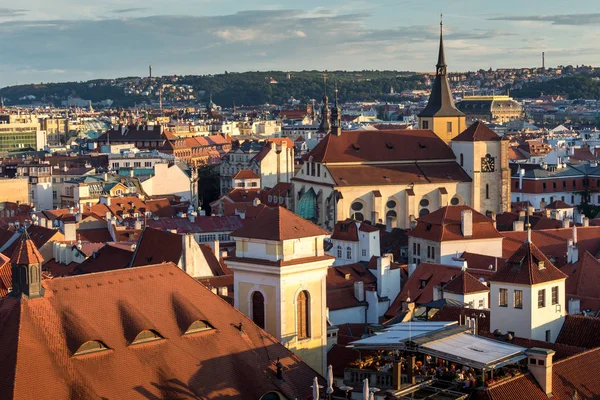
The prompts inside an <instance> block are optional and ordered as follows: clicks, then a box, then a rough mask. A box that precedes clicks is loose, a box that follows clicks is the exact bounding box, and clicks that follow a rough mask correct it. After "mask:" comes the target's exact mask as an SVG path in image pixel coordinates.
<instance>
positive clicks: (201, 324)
mask: <svg viewBox="0 0 600 400" xmlns="http://www.w3.org/2000/svg"><path fill="white" fill-rule="evenodd" d="M212 329H214V328H213V327H212V326H210V324H209V323H208V322H206V321H201V320H197V321H194V322H192V324H191V325H190V326H189V328H188V329H187V331H185V334H186V335H188V334H190V333H196V332H204V331H210V330H212Z"/></svg>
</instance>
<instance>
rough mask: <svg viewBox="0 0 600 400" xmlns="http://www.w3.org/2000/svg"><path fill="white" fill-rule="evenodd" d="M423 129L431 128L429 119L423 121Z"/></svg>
mask: <svg viewBox="0 0 600 400" xmlns="http://www.w3.org/2000/svg"><path fill="white" fill-rule="evenodd" d="M423 129H429V121H423Z"/></svg>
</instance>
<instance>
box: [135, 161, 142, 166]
mask: <svg viewBox="0 0 600 400" xmlns="http://www.w3.org/2000/svg"><path fill="white" fill-rule="evenodd" d="M141 165H142V163H141V162H139V161H136V162H134V163H133V166H134V167H135V168H139V167H141Z"/></svg>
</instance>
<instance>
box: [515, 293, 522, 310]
mask: <svg viewBox="0 0 600 400" xmlns="http://www.w3.org/2000/svg"><path fill="white" fill-rule="evenodd" d="M514 295H515V299H514V300H515V308H523V291H522V290H515V294H514Z"/></svg>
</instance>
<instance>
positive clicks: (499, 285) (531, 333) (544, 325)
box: [490, 279, 566, 342]
mask: <svg viewBox="0 0 600 400" xmlns="http://www.w3.org/2000/svg"><path fill="white" fill-rule="evenodd" d="M553 288H558V301H557V302H556V304H552V303H553V301H552V290H553ZM490 289H491V292H490V330H491V331H492V332H493V331H495V330H496V329H500V330H501V331H502V332H503V333H507V332H511V333H513V334H514V336H518V337H524V338H529V339H534V340H542V341H546V340H547V339H549V341H550V342H554V341H556V338H557V337H558V333H559V332H560V329H561V328H562V325H563V322H564V318H565V315H566V307H565V280H564V279H562V280H557V281H552V282H544V283H541V284H538V285H520V284H514V283H505V282H490ZM501 289H505V290H507V293H508V294H507V299H508V302H507V304H506V305H501V304H500V300H501V298H500V290H501ZM555 290H556V289H555ZM515 291H521V293H522V308H518V307H516V304H515V300H516V296H517V297H518V294H517V295H516V294H515ZM541 291H543V293H544V296H543V300H544V306H543V307H540V306H538V296H540V292H541Z"/></svg>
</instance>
